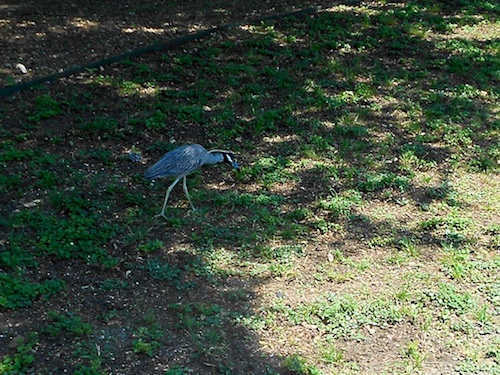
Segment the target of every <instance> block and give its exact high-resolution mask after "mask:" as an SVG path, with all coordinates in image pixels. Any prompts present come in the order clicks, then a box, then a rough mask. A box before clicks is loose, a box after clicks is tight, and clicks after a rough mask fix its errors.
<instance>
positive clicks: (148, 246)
mask: <svg viewBox="0 0 500 375" xmlns="http://www.w3.org/2000/svg"><path fill="white" fill-rule="evenodd" d="M164 246H165V245H164V243H163V241H160V240H152V241H148V242H146V243H144V244H141V245H139V246H137V251H141V252H145V253H154V252H155V251H158V250H161V249H163V247H164Z"/></svg>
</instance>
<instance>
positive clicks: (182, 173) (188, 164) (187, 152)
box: [144, 144, 239, 217]
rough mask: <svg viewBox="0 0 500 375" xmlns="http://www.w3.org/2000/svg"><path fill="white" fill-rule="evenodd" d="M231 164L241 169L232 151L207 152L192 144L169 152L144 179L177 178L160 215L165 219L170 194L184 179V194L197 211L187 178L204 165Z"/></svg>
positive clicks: (147, 172) (149, 170) (171, 186)
mask: <svg viewBox="0 0 500 375" xmlns="http://www.w3.org/2000/svg"><path fill="white" fill-rule="evenodd" d="M222 162H226V163H230V164H231V165H232V166H233V168H239V166H238V163H237V162H236V158H235V157H234V154H233V153H232V152H231V151H227V150H211V151H207V150H206V149H205V148H204V147H203V146H201V145H198V144H190V145H185V146H181V147H179V148H176V149H174V150H172V151H170V152H167V153H166V154H165V155H164V156H163V157H162V158H161V159H160V160H159V161H157V162H156V163H155V164H154V165H152V166H151V167H150V168H149V169H148V170H147V171H146V172H145V173H144V177H145V178H147V179H148V180H154V179H157V178H165V177H176V179H175V181H174V182H173V183H172V184H171V185H170V186H169V187H168V189H167V194H166V195H165V202H164V203H163V209H162V211H161V213H160V215H161V216H163V217H165V208H166V206H167V202H168V198H169V196H170V192H171V191H172V189H173V188H174V186H175V185H176V184H177V183H178V182H179V181H180V179H181V178H182V179H183V180H184V181H183V187H184V192H185V193H186V197H187V198H188V201H189V204H190V205H191V208H192V209H193V210H195V208H194V206H193V203H192V202H191V198H190V197H189V192H188V189H187V185H186V176H187V175H189V174H191V173H193V172H194V171H196V170H197V169H199V168H200V167H201V166H202V165H204V164H216V163H222Z"/></svg>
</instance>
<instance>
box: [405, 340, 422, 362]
mask: <svg viewBox="0 0 500 375" xmlns="http://www.w3.org/2000/svg"><path fill="white" fill-rule="evenodd" d="M419 346H420V344H419V342H418V341H410V342H409V343H408V344H407V345H406V347H405V348H404V349H403V355H404V356H405V357H406V358H408V359H409V360H410V367H411V368H415V369H421V368H422V366H423V363H424V361H425V359H426V358H427V355H426V354H425V353H422V351H421V350H420V349H419Z"/></svg>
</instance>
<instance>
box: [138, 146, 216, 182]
mask: <svg viewBox="0 0 500 375" xmlns="http://www.w3.org/2000/svg"><path fill="white" fill-rule="evenodd" d="M206 154H207V150H205V148H204V147H202V146H200V145H186V146H182V147H179V148H176V149H175V150H172V151H170V152H167V153H166V154H165V155H164V156H163V157H162V158H161V159H160V160H159V161H158V162H156V163H155V164H154V165H153V166H151V167H150V168H149V169H148V170H147V171H146V172H145V173H144V176H145V177H146V178H147V179H149V180H154V179H155V178H162V177H173V176H183V175H187V174H189V173H192V172H194V171H195V170H197V169H198V168H200V167H201V166H202V165H203V161H204V158H205V155H206Z"/></svg>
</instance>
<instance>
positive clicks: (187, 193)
mask: <svg viewBox="0 0 500 375" xmlns="http://www.w3.org/2000/svg"><path fill="white" fill-rule="evenodd" d="M182 186H183V187H184V193H186V197H187V199H188V201H189V204H190V205H191V208H192V209H193V211H196V208H195V207H194V206H193V202H191V197H190V196H189V191H188V187H187V185H186V176H184V181H182Z"/></svg>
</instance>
